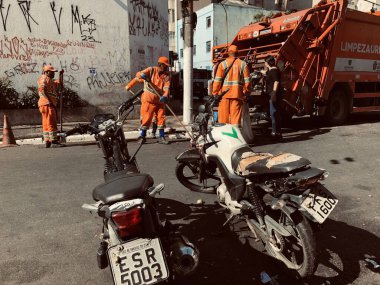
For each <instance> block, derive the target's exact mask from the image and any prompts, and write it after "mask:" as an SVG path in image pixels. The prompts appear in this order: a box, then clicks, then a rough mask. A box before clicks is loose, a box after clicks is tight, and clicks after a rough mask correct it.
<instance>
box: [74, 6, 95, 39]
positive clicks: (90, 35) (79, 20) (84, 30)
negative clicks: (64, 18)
mask: <svg viewBox="0 0 380 285" xmlns="http://www.w3.org/2000/svg"><path fill="white" fill-rule="evenodd" d="M74 26H76V27H77V28H79V31H80V34H81V37H82V41H88V42H92V43H100V42H99V41H97V40H96V39H95V35H94V32H95V31H96V21H95V19H94V18H92V17H91V14H88V15H85V14H80V13H79V7H78V5H76V6H74V5H71V33H74Z"/></svg>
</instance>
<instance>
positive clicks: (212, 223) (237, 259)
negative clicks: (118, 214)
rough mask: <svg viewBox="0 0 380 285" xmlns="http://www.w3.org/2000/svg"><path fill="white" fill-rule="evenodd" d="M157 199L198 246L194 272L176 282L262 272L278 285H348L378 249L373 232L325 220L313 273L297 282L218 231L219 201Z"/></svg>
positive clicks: (227, 280) (255, 278)
mask: <svg viewBox="0 0 380 285" xmlns="http://www.w3.org/2000/svg"><path fill="white" fill-rule="evenodd" d="M157 200H158V203H159V209H160V212H161V213H162V215H163V216H165V217H166V218H167V219H168V220H171V221H173V222H174V223H176V224H177V225H179V227H180V231H181V233H182V234H184V235H185V236H187V237H188V238H189V239H190V240H191V241H192V242H193V243H194V244H195V245H196V246H197V247H198V249H199V250H200V263H199V267H198V270H197V272H196V273H195V274H194V275H192V276H189V277H186V278H185V280H181V281H180V282H179V283H178V284H181V285H190V284H208V285H210V284H218V285H224V284H226V285H227V284H234V285H239V284H242V285H243V284H244V285H245V284H262V283H261V282H260V273H261V272H262V271H265V272H267V273H268V274H269V276H272V277H273V276H277V277H276V281H277V282H278V283H279V284H292V285H293V284H294V285H298V284H299V285H301V284H309V285H321V284H351V283H352V282H353V281H354V280H356V279H357V278H358V277H359V274H360V263H359V262H360V261H363V260H364V258H365V256H366V255H368V256H375V255H376V254H378V253H379V252H380V239H379V238H378V237H376V236H375V235H373V234H371V233H369V232H367V231H365V230H362V229H360V228H356V227H353V226H350V225H347V224H346V223H342V222H338V221H333V220H328V221H327V222H326V223H325V226H324V227H323V229H322V231H321V232H318V233H317V234H316V239H317V245H318V252H319V255H318V257H317V259H318V261H319V265H318V269H317V271H316V274H315V275H314V276H312V277H311V278H308V279H307V280H299V279H297V278H295V277H294V275H293V274H292V272H291V271H290V270H289V269H287V268H285V266H284V265H282V264H281V263H280V262H278V261H277V260H275V259H273V258H271V257H269V256H267V255H265V254H264V253H262V252H261V251H258V250H257V249H254V248H252V247H251V246H250V245H249V244H248V243H244V242H241V241H240V240H239V239H238V238H237V237H236V235H235V234H234V233H232V232H231V231H230V230H229V229H228V227H227V228H225V229H222V225H223V223H224V222H225V221H226V218H225V214H224V210H223V209H222V208H221V207H220V206H219V205H216V204H206V205H194V204H190V205H187V204H183V203H180V202H178V201H175V200H171V199H157ZM178 220H181V221H178ZM244 240H245V241H246V240H247V239H244ZM334 256H335V259H338V260H339V262H338V264H334V263H332V262H331V260H333V257H334ZM320 271H321V274H319V272H320ZM328 282H330V283H328ZM176 284H177V283H176Z"/></svg>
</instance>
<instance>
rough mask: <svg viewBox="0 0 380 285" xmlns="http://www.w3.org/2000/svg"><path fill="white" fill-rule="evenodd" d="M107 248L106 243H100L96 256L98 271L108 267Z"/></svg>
mask: <svg viewBox="0 0 380 285" xmlns="http://www.w3.org/2000/svg"><path fill="white" fill-rule="evenodd" d="M107 248H108V243H107V242H105V241H102V242H101V243H100V246H99V249H98V252H97V255H96V257H97V261H98V266H99V268H100V269H104V268H106V267H107V266H108V259H107Z"/></svg>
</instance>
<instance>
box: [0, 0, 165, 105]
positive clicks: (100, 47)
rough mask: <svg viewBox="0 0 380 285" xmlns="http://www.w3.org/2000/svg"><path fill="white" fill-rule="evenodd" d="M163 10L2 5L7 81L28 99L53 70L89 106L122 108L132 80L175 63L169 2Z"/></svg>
mask: <svg viewBox="0 0 380 285" xmlns="http://www.w3.org/2000/svg"><path fill="white" fill-rule="evenodd" d="M157 2H158V1H157V0H107V1H94V0H81V1H74V0H53V1H51V0H49V1H48V0H34V1H24V0H23V1H21V0H17V1H16V0H3V1H1V3H2V6H1V7H0V9H1V13H0V18H1V21H0V77H5V78H8V79H9V80H11V81H12V82H13V84H14V87H15V88H16V90H17V91H19V92H22V91H24V90H26V87H27V86H36V81H37V78H38V77H39V76H40V74H41V68H42V66H43V65H45V64H52V65H53V66H54V67H56V68H57V69H64V70H65V75H64V84H65V85H66V86H67V87H70V88H71V89H73V90H75V91H77V92H78V94H79V96H80V97H82V98H83V99H85V100H87V101H88V102H89V103H90V104H92V105H114V104H117V103H118V102H120V101H121V100H123V99H125V92H124V89H123V87H124V85H125V84H126V83H127V82H128V81H129V80H130V78H131V74H132V76H134V73H135V72H136V71H137V69H140V68H142V67H145V66H149V65H152V64H154V63H155V62H156V60H157V57H158V56H159V55H168V21H167V0H160V1H159V2H160V3H157ZM0 109H1V106H0Z"/></svg>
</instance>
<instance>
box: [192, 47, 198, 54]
mask: <svg viewBox="0 0 380 285" xmlns="http://www.w3.org/2000/svg"><path fill="white" fill-rule="evenodd" d="M196 54H197V46H196V45H194V46H193V55H196Z"/></svg>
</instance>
